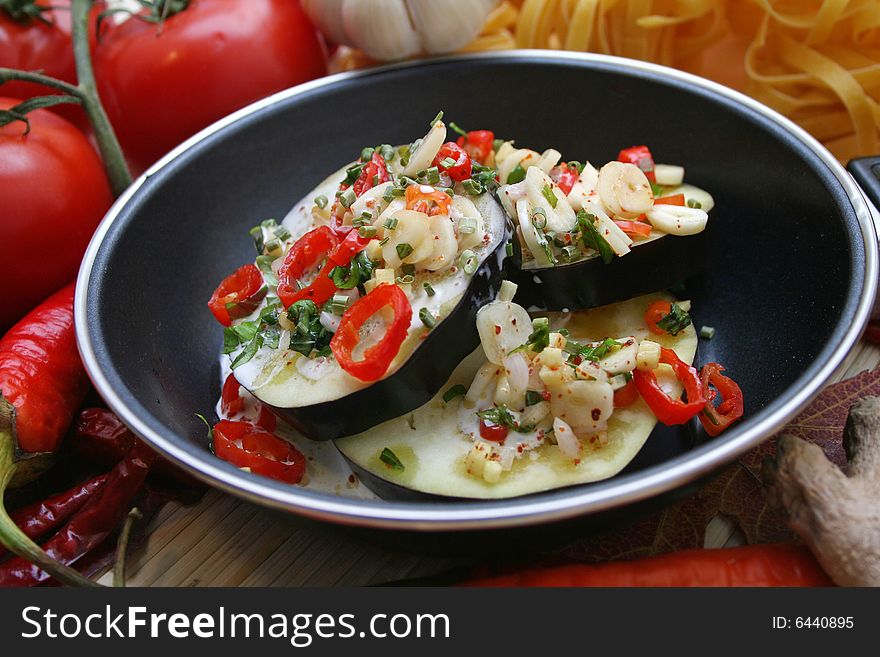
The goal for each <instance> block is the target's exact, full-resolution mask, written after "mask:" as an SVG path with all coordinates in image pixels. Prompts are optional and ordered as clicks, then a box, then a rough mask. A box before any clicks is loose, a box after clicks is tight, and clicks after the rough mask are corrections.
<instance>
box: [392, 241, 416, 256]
mask: <svg viewBox="0 0 880 657" xmlns="http://www.w3.org/2000/svg"><path fill="white" fill-rule="evenodd" d="M395 249H396V250H397V257H398V258H400V259H401V260H403V259H404V258H406V257H407V256H408V255H410V254H411V253H412V252H413V248H412V245H410V244H407V243H406V242H401V243H400V244H398V245H397V246H396V247H395Z"/></svg>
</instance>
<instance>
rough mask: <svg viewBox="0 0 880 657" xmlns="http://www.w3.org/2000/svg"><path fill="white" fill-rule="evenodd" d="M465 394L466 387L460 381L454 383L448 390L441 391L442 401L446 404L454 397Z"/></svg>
mask: <svg viewBox="0 0 880 657" xmlns="http://www.w3.org/2000/svg"><path fill="white" fill-rule="evenodd" d="M466 394H467V388H465V387H464V386H463V385H461V384H460V383H456V384H455V385H454V386H452V387H451V388H450V389H449V390H447V391H446V392H444V393H443V402H444V403H446V404H448V403H449V402H451V401H452V400H453V399H455V398H456V397H464V396H465V395H466Z"/></svg>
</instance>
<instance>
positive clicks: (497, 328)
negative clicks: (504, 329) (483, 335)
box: [495, 324, 501, 335]
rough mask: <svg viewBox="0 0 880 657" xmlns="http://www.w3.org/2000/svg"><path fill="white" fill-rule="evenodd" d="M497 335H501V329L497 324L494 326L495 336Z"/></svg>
mask: <svg viewBox="0 0 880 657" xmlns="http://www.w3.org/2000/svg"><path fill="white" fill-rule="evenodd" d="M499 333H501V327H500V326H498V324H496V325H495V335H498V334H499Z"/></svg>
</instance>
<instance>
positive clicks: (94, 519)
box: [0, 441, 158, 587]
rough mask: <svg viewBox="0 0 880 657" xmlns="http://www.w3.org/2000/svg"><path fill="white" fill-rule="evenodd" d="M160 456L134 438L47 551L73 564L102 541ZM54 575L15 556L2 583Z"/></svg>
mask: <svg viewBox="0 0 880 657" xmlns="http://www.w3.org/2000/svg"><path fill="white" fill-rule="evenodd" d="M157 458H158V457H157V455H156V453H155V452H154V451H153V450H151V449H150V448H149V447H147V446H146V445H144V444H143V443H141V442H140V441H137V442H135V444H134V445H133V446H132V448H131V449H130V450H129V452H128V455H127V456H126V457H125V458H124V459H123V460H122V461H120V462H119V464H117V466H116V467H115V468H114V469H113V470H112V471H111V472H110V473H109V474H108V475H107V481H106V482H105V483H104V486H102V487H101V488H100V490H99V491H98V493H97V494H96V495H95V496H94V497H93V498H92V499H91V500H90V501H89V502H88V503H87V504H86V505H85V506H84V507H83V508H82V509H80V510H79V511H78V512H77V513H76V514H74V516H73V517H72V518H71V519H70V521H69V522H68V523H67V524H66V525H65V526H64V527H62V528H61V530H60V531H59V532H58V533H57V534H55V535H54V536H53V537H52V538H50V539H49V540H48V541H47V542H46V544H45V545H44V546H43V550H44V552H45V553H46V554H47V555H48V556H49V557H50V558H51V559H53V560H54V561H56V562H57V563H59V564H63V565H65V566H70V565H72V564H75V563H76V562H77V561H79V560H80V559H82V558H83V557H84V556H85V555H86V554H88V552H89V551H90V550H92V549H93V548H95V547H97V546H98V545H100V544H101V543H102V542H103V541H104V540H105V539H106V538H107V537H108V536H109V535H110V534H111V533H113V532H114V531H115V530H116V529H117V527H119V524H120V523H121V522H122V520H123V519H124V518H125V516H126V514H127V513H128V512H129V510H130V509H131V504H132V501H133V500H134V498H135V496H136V495H137V494H138V492H139V491H140V490H141V486H142V485H143V483H144V480H145V479H146V478H147V475H148V474H149V472H150V466H151V465H152V464H153V462H154V461H155V460H156V459H157ZM53 575H54V573H52V574H51V575H50V574H49V573H48V572H46V571H45V570H43V569H42V568H41V567H40V566H39V565H36V564H32V563H29V562H28V561H26V560H25V559H22V558H21V557H15V558H14V559H10V560H9V561H7V562H5V563H3V564H2V565H0V586H18V587H21V586H35V585H37V584H42V583H44V582H46V581H47V580H49V579H50V578H51V577H52V576H53Z"/></svg>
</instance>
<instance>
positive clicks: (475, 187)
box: [461, 178, 484, 196]
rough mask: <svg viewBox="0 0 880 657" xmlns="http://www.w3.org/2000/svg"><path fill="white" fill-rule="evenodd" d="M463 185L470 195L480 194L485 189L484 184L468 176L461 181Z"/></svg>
mask: <svg viewBox="0 0 880 657" xmlns="http://www.w3.org/2000/svg"><path fill="white" fill-rule="evenodd" d="M461 186H462V188H463V189H464V191H465V192H467V193H468V194H469V195H470V196H479V195H480V194H482V193H483V191H484V188H483V186H482V185H481V184H480V183H478V182H477V181H476V180H474V179H473V178H468V179H467V180H465V181H464V182H463V183H461Z"/></svg>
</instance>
